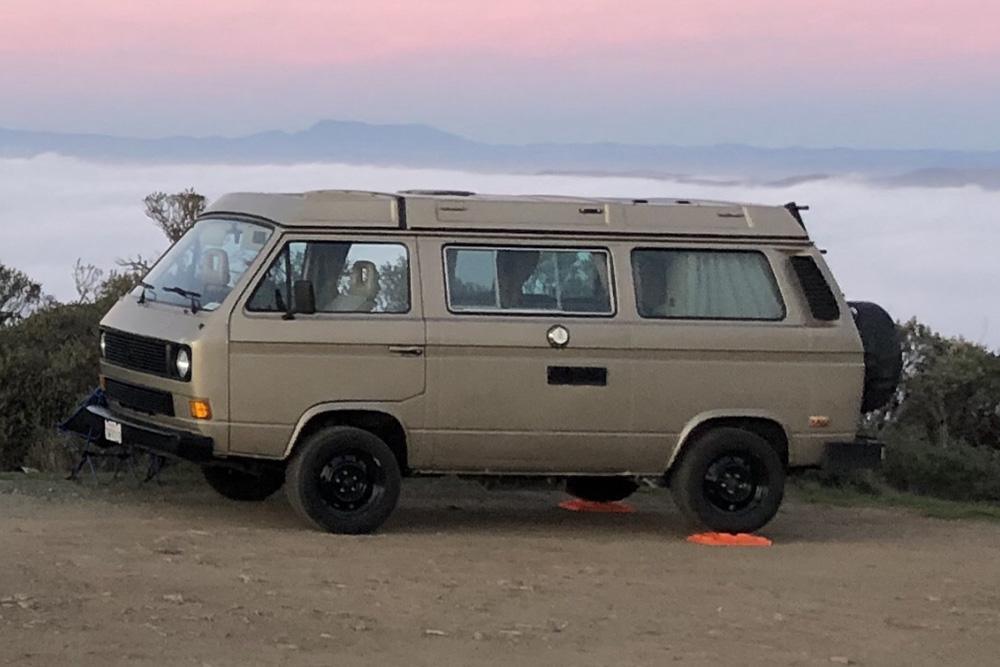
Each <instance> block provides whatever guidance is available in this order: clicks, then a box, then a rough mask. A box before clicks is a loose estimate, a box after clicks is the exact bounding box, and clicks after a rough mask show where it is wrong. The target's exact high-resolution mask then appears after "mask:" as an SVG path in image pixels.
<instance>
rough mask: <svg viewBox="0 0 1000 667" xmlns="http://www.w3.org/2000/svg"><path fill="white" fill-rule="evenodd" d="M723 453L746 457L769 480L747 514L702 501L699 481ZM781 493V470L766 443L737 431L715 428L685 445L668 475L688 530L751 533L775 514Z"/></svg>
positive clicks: (783, 468) (782, 468)
mask: <svg viewBox="0 0 1000 667" xmlns="http://www.w3.org/2000/svg"><path fill="white" fill-rule="evenodd" d="M726 453H738V454H745V455H750V456H752V457H754V458H756V459H757V460H758V461H759V462H760V463H761V464H763V466H764V469H765V471H766V474H767V475H768V477H769V478H770V480H771V481H770V484H769V487H770V488H769V491H768V494H767V496H765V497H764V499H763V502H762V503H761V504H760V505H759V506H757V507H754V508H752V509H750V510H748V511H745V512H740V513H730V512H725V511H723V510H720V509H718V508H717V507H715V506H714V505H712V504H711V502H709V500H708V499H707V498H706V497H705V493H704V489H703V480H704V477H705V473H706V472H707V470H708V468H709V466H710V465H711V464H712V462H714V461H715V460H716V459H718V458H719V457H720V456H722V455H724V454H726ZM784 491H785V466H784V464H783V463H782V461H781V457H780V456H779V455H778V453H777V452H776V451H775V450H774V447H772V446H771V444H770V443H769V442H767V440H764V438H762V437H760V436H759V435H757V434H755V433H751V432H750V431H745V430H743V429H741V428H728V427H726V428H715V429H712V430H710V431H707V432H706V433H704V434H702V435H701V436H699V437H698V439H697V440H696V441H694V442H691V443H689V444H688V445H687V446H686V447H685V449H684V452H683V453H682V455H681V460H680V461H679V462H678V463H677V464H676V465H675V466H674V469H673V472H672V473H671V475H670V492H671V494H672V495H673V497H674V502H675V503H676V504H677V507H678V509H680V511H681V514H682V515H683V516H684V518H685V519H686V520H687V522H688V523H690V524H691V525H692V527H695V528H699V529H704V528H707V529H709V530H713V531H716V532H720V533H752V532H754V531H756V530H759V529H760V528H762V527H763V526H765V525H766V524H767V523H768V522H769V521H770V520H771V519H773V518H774V515H775V514H777V512H778V507H779V506H780V505H781V499H782V497H783V496H784Z"/></svg>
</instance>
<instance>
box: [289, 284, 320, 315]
mask: <svg viewBox="0 0 1000 667" xmlns="http://www.w3.org/2000/svg"><path fill="white" fill-rule="evenodd" d="M292 297H293V299H292V303H293V306H292V310H293V312H296V313H301V314H303V315H312V314H313V313H315V312H316V291H315V290H314V289H313V284H312V281H311V280H296V281H295V284H294V285H293V286H292Z"/></svg>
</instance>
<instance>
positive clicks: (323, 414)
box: [282, 403, 409, 473]
mask: <svg viewBox="0 0 1000 667" xmlns="http://www.w3.org/2000/svg"><path fill="white" fill-rule="evenodd" d="M327 426H353V427H355V428H360V429H363V430H365V431H368V432H370V433H373V434H374V435H377V436H378V437H379V438H381V439H382V441H383V442H385V444H386V445H388V446H389V449H390V450H392V453H393V454H395V456H396V462H397V463H398V464H399V469H400V471H402V472H404V473H405V472H406V471H408V470H409V468H408V460H409V456H408V450H407V442H408V440H407V433H406V428H405V427H404V426H403V421H402V419H400V418H399V415H397V414H395V413H394V411H392V410H387V409H386V408H385V406H384V405H377V404H368V403H324V404H320V405H315V406H313V407H311V408H309V409H308V410H306V411H305V412H304V413H303V414H302V416H301V417H299V421H298V422H297V423H296V425H295V429H294V430H293V431H292V436H291V437H290V438H289V440H288V444H287V445H286V446H285V452H284V455H283V456H282V459H283V460H288V459H289V458H290V457H291V456H292V454H293V453H294V451H295V448H296V447H297V446H298V444H299V443H300V442H302V441H303V440H304V439H305V438H307V437H309V436H310V435H311V434H312V433H315V432H316V431H318V430H319V429H321V428H325V427H327Z"/></svg>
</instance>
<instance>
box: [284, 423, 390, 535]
mask: <svg viewBox="0 0 1000 667" xmlns="http://www.w3.org/2000/svg"><path fill="white" fill-rule="evenodd" d="M286 477H287V485H286V487H285V488H286V492H287V493H288V499H289V502H291V504H292V507H294V508H295V510H296V511H297V512H298V513H299V514H300V515H302V516H303V517H304V518H306V519H307V520H309V521H310V522H312V523H313V524H315V525H316V526H317V527H319V528H322V529H323V530H327V531H329V532H332V533H346V534H359V533H370V532H372V531H374V530H376V529H377V528H378V527H379V526H381V525H382V524H383V523H384V522H385V520H386V519H387V518H389V515H390V514H392V511H393V509H395V507H396V502H397V501H398V500H399V490H400V484H401V474H400V470H399V464H398V463H397V461H396V457H395V455H394V454H393V453H392V450H390V449H389V447H388V445H386V444H385V443H384V442H383V441H382V440H381V439H380V438H379V437H378V436H376V435H374V434H372V433H370V432H368V431H365V430H362V429H359V428H354V427H351V426H331V427H328V428H325V429H321V430H319V431H317V432H316V433H313V434H312V435H310V436H309V437H308V438H306V439H305V441H304V442H302V443H301V444H300V445H299V446H298V448H297V450H296V452H295V455H294V456H293V458H292V460H291V462H289V464H288V471H287V475H286Z"/></svg>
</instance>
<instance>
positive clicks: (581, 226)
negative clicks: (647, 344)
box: [208, 190, 807, 239]
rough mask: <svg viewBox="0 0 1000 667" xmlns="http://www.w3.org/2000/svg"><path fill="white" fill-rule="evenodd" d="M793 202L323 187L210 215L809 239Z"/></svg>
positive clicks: (219, 207)
mask: <svg viewBox="0 0 1000 667" xmlns="http://www.w3.org/2000/svg"><path fill="white" fill-rule="evenodd" d="M793 210H794V208H789V207H788V206H762V205H757V204H739V203H733V202H719V201H705V200H689V199H614V198H586V197H559V196H551V195H522V196H511V195H480V194H474V193H468V192H463V191H428V190H410V191H405V192H400V193H398V194H389V193H381V192H364V191H356V190H320V191H314V192H303V193H295V194H263V193H236V194H229V195H225V196H223V197H221V198H219V199H218V200H216V201H215V202H214V203H213V204H212V205H211V206H210V207H209V209H208V212H209V213H223V212H224V213H242V214H249V215H254V216H258V217H262V218H266V219H269V220H272V221H274V222H276V223H278V224H281V225H287V226H290V227H345V228H376V229H384V228H395V229H398V228H401V227H404V226H405V228H407V229H414V230H482V231H491V230H493V231H510V232H563V233H566V232H572V233H581V232H582V233H601V232H603V233H620V234H663V235H672V234H677V235H684V236H751V237H779V238H782V237H783V238H790V239H805V238H807V234H806V231H805V229H804V228H803V226H802V224H801V223H800V222H799V220H798V218H797V214H795V213H793Z"/></svg>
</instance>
